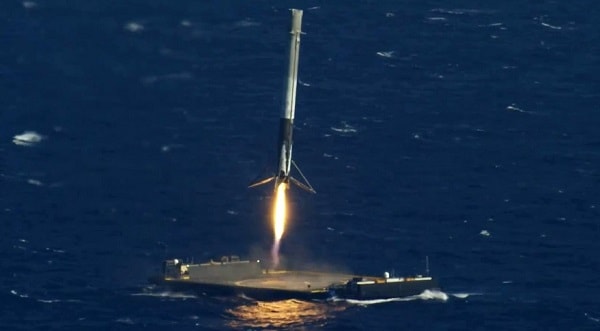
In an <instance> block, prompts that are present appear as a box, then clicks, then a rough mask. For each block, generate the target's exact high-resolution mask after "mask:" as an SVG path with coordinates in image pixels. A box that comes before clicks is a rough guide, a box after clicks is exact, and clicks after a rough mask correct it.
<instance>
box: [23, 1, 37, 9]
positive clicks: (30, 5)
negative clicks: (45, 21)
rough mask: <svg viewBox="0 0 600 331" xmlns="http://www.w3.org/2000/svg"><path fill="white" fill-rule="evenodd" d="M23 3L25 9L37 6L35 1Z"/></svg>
mask: <svg viewBox="0 0 600 331" xmlns="http://www.w3.org/2000/svg"><path fill="white" fill-rule="evenodd" d="M21 4H22V5H23V8H25V9H33V8H35V7H37V3H36V2H34V1H23V2H22V3H21Z"/></svg>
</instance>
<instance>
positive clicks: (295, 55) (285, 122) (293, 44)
mask: <svg viewBox="0 0 600 331" xmlns="http://www.w3.org/2000/svg"><path fill="white" fill-rule="evenodd" d="M291 12H292V25H291V30H290V48H289V51H288V58H289V63H288V72H287V81H286V90H285V91H286V93H285V101H284V105H283V110H282V113H281V119H280V121H279V136H278V139H277V155H278V156H279V157H278V160H277V161H278V164H277V173H276V174H275V175H274V176H272V177H269V178H265V179H262V180H259V181H257V182H254V183H252V184H251V185H250V186H249V187H255V186H259V185H262V184H266V183H268V182H270V181H272V180H275V188H277V186H279V184H280V183H282V182H283V183H286V184H287V183H289V182H292V183H294V184H296V185H297V186H299V187H300V188H302V189H304V190H306V191H309V192H311V193H316V192H315V190H314V189H313V188H312V186H311V185H310V183H309V182H308V180H307V179H306V177H304V175H303V174H302V171H300V168H298V166H297V165H296V163H295V162H294V160H293V159H292V145H293V140H292V133H293V130H294V113H295V110H296V89H297V86H298V62H299V56H300V35H301V34H302V10H298V9H292V10H291ZM292 165H294V168H296V170H297V171H298V173H299V174H300V176H301V177H302V179H303V182H300V181H299V180H297V179H295V178H294V177H292V176H291V174H290V173H291V170H292V169H291V168H292Z"/></svg>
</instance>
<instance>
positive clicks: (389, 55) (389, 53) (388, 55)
mask: <svg viewBox="0 0 600 331" xmlns="http://www.w3.org/2000/svg"><path fill="white" fill-rule="evenodd" d="M394 53H395V52H394V51H385V52H384V51H382V52H377V55H379V56H381V57H385V58H388V59H389V58H392V57H394Z"/></svg>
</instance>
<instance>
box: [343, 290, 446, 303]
mask: <svg viewBox="0 0 600 331" xmlns="http://www.w3.org/2000/svg"><path fill="white" fill-rule="evenodd" d="M334 300H335V299H334ZM337 300H338V301H339V300H340V299H337ZM415 300H438V301H444V302H445V301H448V294H446V293H444V292H442V291H439V290H425V291H423V293H421V294H418V295H413V296H408V297H399V298H388V299H372V300H355V299H345V300H342V301H346V302H348V303H350V304H355V305H359V306H369V305H375V304H381V303H388V302H406V301H415Z"/></svg>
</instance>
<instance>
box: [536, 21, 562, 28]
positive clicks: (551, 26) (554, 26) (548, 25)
mask: <svg viewBox="0 0 600 331" xmlns="http://www.w3.org/2000/svg"><path fill="white" fill-rule="evenodd" d="M540 24H542V25H543V26H545V27H547V28H550V29H552V30H562V27H560V26H558V25H550V24H548V23H544V22H541V23H540Z"/></svg>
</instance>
